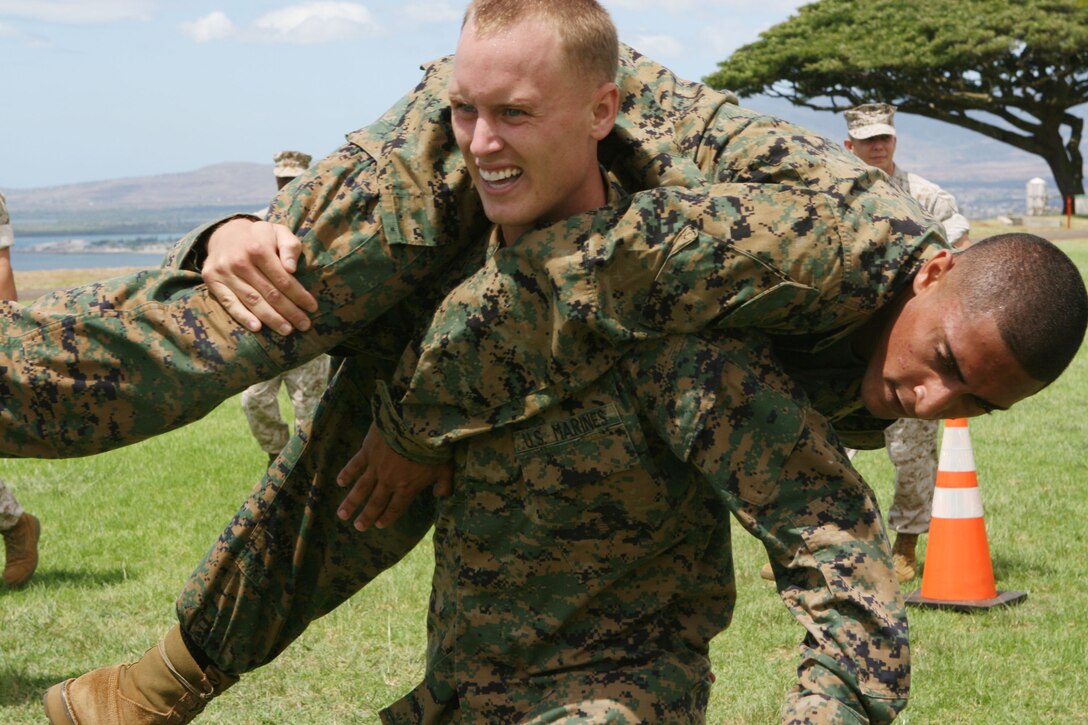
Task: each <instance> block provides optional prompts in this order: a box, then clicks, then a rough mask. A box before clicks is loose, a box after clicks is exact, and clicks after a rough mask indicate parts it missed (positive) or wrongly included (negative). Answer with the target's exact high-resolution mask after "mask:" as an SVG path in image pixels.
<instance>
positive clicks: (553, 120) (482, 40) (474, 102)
mask: <svg viewBox="0 0 1088 725" xmlns="http://www.w3.org/2000/svg"><path fill="white" fill-rule="evenodd" d="M449 96H450V105H451V107H452V118H453V131H454V136H455V138H456V140H457V145H458V147H459V148H460V149H461V153H462V154H463V155H464V157H465V164H466V166H467V167H468V170H469V173H470V174H471V176H472V181H473V183H474V184H475V186H476V189H477V191H478V192H479V194H480V198H481V199H482V201H483V206H484V212H485V213H486V214H487V217H488V219H490V220H491V221H492V222H494V223H496V224H498V225H500V226H501V227H502V232H503V236H504V238H505V239H506V240H507V241H508V242H513V241H514V240H515V239H517V237H518V236H520V235H521V233H523V232H524V231H525V230H526V229H527V228H528V227H530V226H532V225H533V224H536V223H538V222H543V223H548V222H554V221H559V220H561V219H565V218H566V217H568V216H571V215H572V214H577V213H580V212H584V211H588V210H590V209H594V208H596V207H599V206H601V205H603V204H604V201H605V189H604V183H603V181H602V179H601V175H600V171H599V168H598V165H597V142H598V141H600V140H601V139H602V138H604V137H605V136H606V135H608V132H609V131H611V129H612V124H613V122H614V121H615V117H616V112H617V109H618V105H619V92H618V90H617V89H616V86H615V84H614V83H611V82H609V83H603V84H595V83H593V82H592V81H589V80H587V79H585V78H582V77H581V76H580V74H578V73H575V72H574V71H572V70H571V69H570V68H569V63H568V61H567V58H566V56H565V54H564V53H563V50H562V46H561V44H560V40H559V37H558V34H557V33H556V31H555V30H554V29H553V28H551V27H550V26H549V25H548V24H547V23H545V22H544V21H542V20H539V19H535V18H529V19H526V20H524V21H521V22H520V23H518V24H517V25H515V26H513V27H512V28H510V29H509V30H506V31H503V32H499V33H495V34H490V35H486V36H484V37H480V36H478V35H477V34H476V32H475V28H474V26H473V24H472V23H471V22H470V23H469V24H467V25H466V26H465V28H464V29H463V31H462V33H461V39H460V42H459V43H458V45H457V53H456V55H455V56H454V64H453V77H452V80H451V81H450V85H449Z"/></svg>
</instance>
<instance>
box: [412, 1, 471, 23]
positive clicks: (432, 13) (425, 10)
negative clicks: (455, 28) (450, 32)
mask: <svg viewBox="0 0 1088 725" xmlns="http://www.w3.org/2000/svg"><path fill="white" fill-rule="evenodd" d="M404 14H405V16H407V17H408V19H409V20H413V21H416V22H420V23H456V24H457V25H460V24H461V18H463V17H464V15H465V9H464V7H462V6H461V5H453V4H452V3H448V2H410V3H408V4H406V5H405V6H404Z"/></svg>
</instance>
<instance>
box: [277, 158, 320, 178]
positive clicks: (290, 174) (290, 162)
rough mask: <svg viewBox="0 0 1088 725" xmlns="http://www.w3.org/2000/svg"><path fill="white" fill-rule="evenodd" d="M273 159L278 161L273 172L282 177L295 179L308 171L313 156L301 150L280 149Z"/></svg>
mask: <svg viewBox="0 0 1088 725" xmlns="http://www.w3.org/2000/svg"><path fill="white" fill-rule="evenodd" d="M272 160H273V161H275V162H276V168H275V169H273V171H272V173H274V174H275V175H276V176H278V177H279V178H281V179H293V178H295V177H296V176H301V175H302V174H304V173H306V169H308V168H310V161H312V160H313V157H312V156H310V154H304V153H302V152H301V151H280V152H279V153H278V154H276V155H275V156H273V157H272Z"/></svg>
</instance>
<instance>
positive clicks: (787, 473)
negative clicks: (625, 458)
mask: <svg viewBox="0 0 1088 725" xmlns="http://www.w3.org/2000/svg"><path fill="white" fill-rule="evenodd" d="M620 366H621V369H622V370H623V372H624V374H625V379H627V380H629V381H630V386H631V390H632V391H634V393H635V395H636V397H637V398H638V401H639V406H640V407H641V408H642V410H643V415H644V416H646V417H647V419H648V420H649V421H651V425H652V426H653V428H654V429H655V430H656V432H657V434H658V435H659V436H660V437H661V438H662V439H663V440H664V441H665V442H666V443H667V444H668V446H669V447H670V449H671V450H672V451H673V453H674V454H675V455H677V456H678V457H680V458H682V459H684V460H686V461H688V462H689V463H691V464H692V465H693V466H694V467H695V468H696V469H697V470H698V471H699V472H700V473H701V474H702V475H703V476H705V477H706V478H707V480H708V481H709V482H710V483H711V484H712V486H713V487H714V489H715V490H716V491H717V492H718V494H719V495H720V496H721V497H722V498H723V500H724V501H725V502H726V504H727V505H728V506H729V508H730V509H731V510H732V512H733V514H734V515H735V516H736V518H737V520H738V521H739V522H740V523H741V525H742V526H744V528H745V529H746V530H747V531H748V532H749V533H750V534H752V535H753V536H755V537H756V538H758V539H759V540H760V541H761V542H762V543H763V544H764V546H765V547H766V549H767V552H768V555H769V557H770V559H771V562H772V565H773V568H774V571H775V575H776V579H777V582H778V590H779V593H780V596H781V597H782V599H783V601H784V602H785V604H786V606H787V607H788V608H789V609H790V611H791V613H792V614H793V615H794V616H795V617H796V618H797V620H798V621H799V622H800V623H801V624H802V626H803V627H804V628H805V630H806V634H805V637H804V640H803V641H802V643H801V648H800V665H799V667H798V681H797V685H796V686H795V688H794V689H793V690H792V691H791V692H790V694H789V696H788V698H787V701H786V704H785V707H784V709H783V713H782V721H783V722H797V723H808V722H857V723H863V722H873V723H880V722H890V721H891V720H892V719H893V718H894V717H895V715H896V713H897V712H898V711H899V710H901V709H902V708H903V707H904V706H905V705H906V699H907V694H908V688H909V674H910V670H909V656H908V637H907V634H908V632H907V620H906V613H905V609H904V603H903V600H902V597H901V595H900V593H899V586H898V583H897V582H896V580H895V577H894V575H893V572H892V569H891V552H890V550H889V548H888V543H887V538H886V536H885V535H884V533H883V529H882V526H881V517H880V512H879V509H878V507H877V503H876V499H875V497H874V495H873V493H872V491H871V490H870V489H869V487H868V486H867V485H866V484H865V483H864V481H862V479H861V477H860V476H859V474H858V473H857V472H856V471H855V470H854V469H853V468H852V466H851V465H850V463H849V460H848V459H847V457H846V455H845V453H844V451H843V449H842V446H841V445H840V443H839V441H838V439H837V438H836V436H835V433H834V430H833V429H832V427H831V425H830V424H829V423H828V421H827V420H826V419H825V418H824V417H823V416H821V415H820V414H819V413H817V412H816V411H815V410H814V409H813V408H812V407H811V405H810V404H809V403H808V401H807V400H806V398H805V395H804V393H803V392H801V391H799V390H798V389H797V387H796V385H795V384H794V383H793V382H792V381H791V379H790V378H789V376H788V375H786V374H785V373H784V371H783V370H782V368H781V367H780V365H779V364H778V363H777V362H776V360H775V358H774V355H773V353H772V351H771V349H770V345H769V343H768V342H767V340H766V339H765V338H761V337H760V336H758V335H755V336H753V335H748V334H740V335H738V334H736V333H735V332H732V331H731V332H729V333H726V334H719V335H712V336H708V337H694V336H690V335H689V336H684V337H672V338H666V339H663V340H661V341H659V342H658V343H655V344H652V345H645V346H642V347H640V348H639V349H638V350H636V351H635V352H633V353H632V354H631V355H628V356H626V357H625V358H624V359H623V360H622V361H621V363H620Z"/></svg>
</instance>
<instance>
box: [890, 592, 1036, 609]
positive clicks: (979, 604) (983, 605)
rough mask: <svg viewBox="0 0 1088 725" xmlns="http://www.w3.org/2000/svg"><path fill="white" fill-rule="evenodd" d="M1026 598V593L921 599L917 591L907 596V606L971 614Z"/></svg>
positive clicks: (920, 593) (1010, 604)
mask: <svg viewBox="0 0 1088 725" xmlns="http://www.w3.org/2000/svg"><path fill="white" fill-rule="evenodd" d="M1027 598H1028V595H1027V592H998V593H997V596H996V597H993V598H992V599H930V598H927V597H923V596H922V590H921V589H918V590H915V591H914V592H913V593H911V594H910V595H909V596H907V606H912V607H928V608H930V609H953V610H956V611H958V612H973V611H975V610H978V609H993V608H994V607H1004V606H1012V605H1013V604H1019V603H1020V602H1022V601H1024V600H1025V599H1027Z"/></svg>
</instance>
